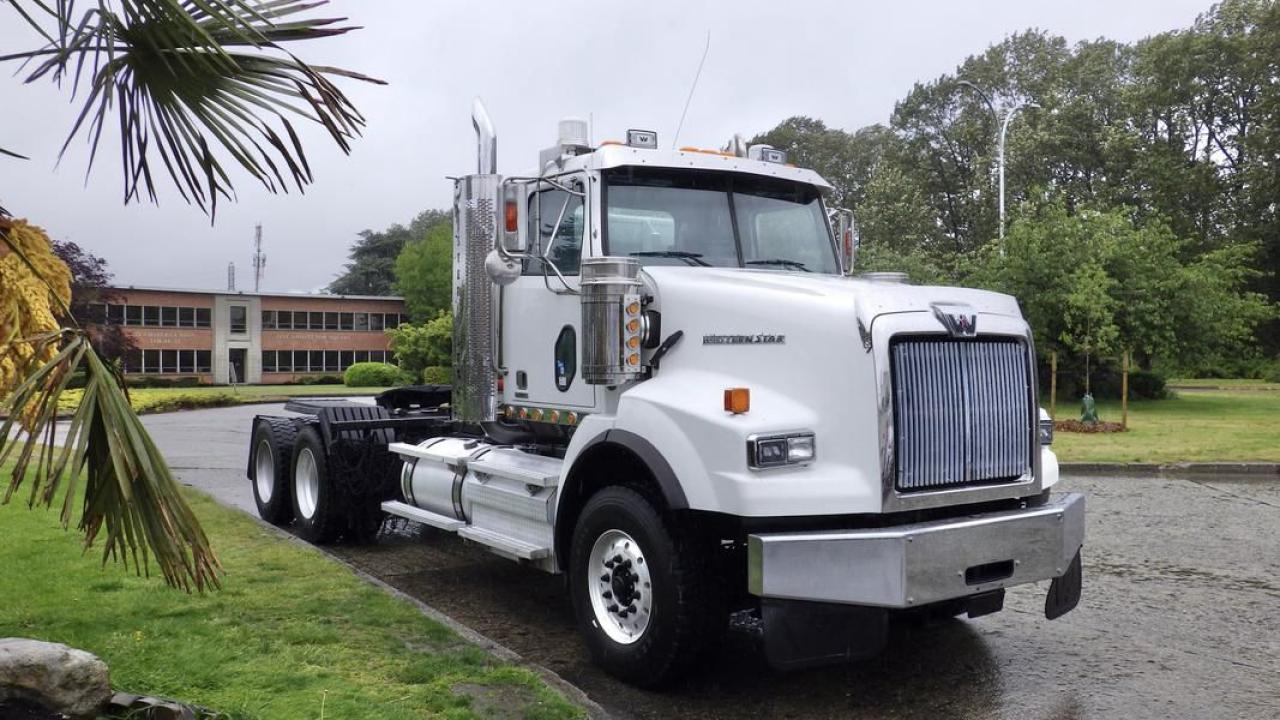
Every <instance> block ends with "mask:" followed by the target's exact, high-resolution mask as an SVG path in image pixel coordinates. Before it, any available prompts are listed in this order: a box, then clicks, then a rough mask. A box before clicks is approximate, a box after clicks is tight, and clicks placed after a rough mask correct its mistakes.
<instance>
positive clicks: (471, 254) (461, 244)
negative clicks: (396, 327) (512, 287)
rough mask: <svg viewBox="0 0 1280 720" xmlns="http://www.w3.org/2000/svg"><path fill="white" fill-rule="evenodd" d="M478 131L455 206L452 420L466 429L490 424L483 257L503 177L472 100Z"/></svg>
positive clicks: (488, 304) (489, 287)
mask: <svg viewBox="0 0 1280 720" xmlns="http://www.w3.org/2000/svg"><path fill="white" fill-rule="evenodd" d="M471 124H472V125H473V126H475V129H476V146H477V147H476V170H477V172H476V174H474V175H466V176H464V177H461V178H458V179H457V181H456V182H455V184H454V205H453V269H454V272H453V378H454V381H453V400H452V403H451V405H452V408H453V417H454V419H455V420H458V421H460V422H462V423H465V424H468V425H480V424H481V423H485V422H489V421H491V420H493V419H494V417H495V412H496V393H495V390H496V386H497V373H496V372H495V370H494V358H495V357H496V354H495V347H494V346H495V342H494V329H495V322H496V320H497V318H496V315H497V311H496V308H495V307H494V297H495V296H494V292H493V281H492V280H491V279H490V278H489V275H488V273H487V272H486V270H485V258H486V257H487V256H488V254H489V252H490V251H491V250H493V247H494V243H495V241H496V239H497V237H498V232H499V226H498V218H499V216H500V215H501V214H502V206H501V191H502V178H501V177H499V175H498V157H497V152H498V139H497V136H496V135H495V134H494V132H493V122H492V121H491V120H490V119H489V113H488V112H487V111H485V109H484V103H483V102H481V101H480V98H476V99H475V101H474V102H473V103H472V105H471Z"/></svg>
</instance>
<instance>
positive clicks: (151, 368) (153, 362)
mask: <svg viewBox="0 0 1280 720" xmlns="http://www.w3.org/2000/svg"><path fill="white" fill-rule="evenodd" d="M142 372H144V373H153V372H160V351H159V350H143V351H142Z"/></svg>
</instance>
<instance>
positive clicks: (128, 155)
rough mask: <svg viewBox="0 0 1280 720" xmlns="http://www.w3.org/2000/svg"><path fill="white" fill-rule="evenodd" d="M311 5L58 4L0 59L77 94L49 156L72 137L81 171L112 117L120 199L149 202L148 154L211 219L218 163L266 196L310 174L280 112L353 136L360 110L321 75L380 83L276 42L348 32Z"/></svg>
mask: <svg viewBox="0 0 1280 720" xmlns="http://www.w3.org/2000/svg"><path fill="white" fill-rule="evenodd" d="M27 1H30V0H27ZM324 4H325V3H324V1H323V0H321V1H317V2H304V1H302V0H267V1H265V2H248V1H247V0H185V1H183V2H179V0H123V1H122V2H121V3H119V5H120V10H119V11H118V12H116V11H113V10H111V6H108V5H105V4H99V5H98V6H97V7H94V8H92V9H90V10H88V11H86V12H85V13H84V14H83V15H82V16H81V17H80V18H79V20H78V21H76V22H74V23H73V22H71V18H70V16H71V14H72V13H73V12H74V10H73V3H72V2H69V1H68V2H65V3H63V4H61V5H59V17H60V19H62V20H65V22H62V23H61V24H60V29H59V30H60V31H59V33H58V35H57V37H56V38H54V39H53V40H51V41H50V42H48V43H47V44H46V45H45V46H43V47H41V48H39V49H37V50H32V51H28V52H23V53H17V54H13V55H6V56H0V61H5V60H21V61H22V62H24V63H30V64H31V68H30V70H29V72H28V73H27V75H26V78H25V80H26V82H35V81H37V80H40V79H41V78H45V77H51V78H52V79H54V80H55V81H58V82H62V81H63V80H66V79H68V78H70V84H71V86H72V93H73V95H74V94H76V93H78V92H79V91H81V90H84V92H85V96H84V101H83V106H82V108H81V111H80V114H79V116H78V117H77V119H76V121H75V123H74V124H73V126H72V129H71V131H70V133H69V134H68V136H67V140H66V143H64V145H63V148H62V153H61V154H62V155H65V153H66V151H67V149H68V148H69V146H70V144H71V142H72V140H74V139H75V138H76V137H78V136H80V135H81V134H84V135H86V136H87V138H88V143H89V146H90V155H89V163H88V166H89V168H90V169H91V168H92V166H93V163H94V160H95V159H96V157H97V151H98V148H99V144H100V142H101V139H102V136H103V134H104V132H105V131H106V130H107V126H108V125H114V126H115V128H116V131H117V132H118V133H119V135H120V163H121V167H122V171H123V176H124V199H125V202H126V203H128V202H131V201H133V200H137V199H139V198H140V197H142V196H143V195H144V194H145V195H146V197H147V198H148V199H150V200H151V201H152V202H155V201H156V200H157V198H158V195H157V188H156V184H155V182H156V176H157V173H156V172H155V169H156V168H153V166H152V164H153V163H154V162H156V158H157V157H158V158H159V163H160V164H161V165H163V167H164V172H165V173H167V174H168V176H169V178H170V179H171V180H172V181H173V183H174V184H175V185H176V186H177V188H178V192H179V194H180V195H181V196H182V197H183V198H184V199H186V200H187V201H188V202H192V203H195V204H196V205H198V206H199V207H200V208H201V209H202V210H204V211H206V212H208V213H209V214H211V215H212V214H214V213H215V212H216V209H217V203H218V200H219V198H231V197H233V193H234V190H233V187H232V181H231V173H230V172H229V169H230V168H232V167H239V168H240V169H241V170H243V171H244V172H247V173H248V174H249V175H250V176H251V177H252V178H254V179H255V180H257V181H258V182H259V183H260V184H261V185H262V186H263V187H264V188H266V189H267V190H268V191H270V192H273V193H274V192H289V191H290V189H291V188H292V189H296V190H298V191H299V192H302V191H303V190H304V189H305V186H306V185H308V184H310V183H311V182H312V181H313V176H312V173H311V166H310V164H309V163H308V162H307V159H306V155H305V153H304V150H303V147H302V144H301V142H299V140H298V136H297V133H296V132H295V130H294V128H293V125H292V124H291V123H290V121H289V119H288V118H289V116H293V117H300V118H304V119H306V120H309V121H312V122H315V123H317V124H319V125H320V126H322V127H324V128H325V130H326V131H327V132H328V134H329V137H330V138H331V139H332V140H333V141H334V142H335V143H336V144H337V145H338V147H339V149H341V150H342V151H343V152H344V153H348V152H350V150H351V140H352V139H353V138H355V137H357V136H359V135H360V132H361V130H362V128H363V127H364V123H365V119H364V117H363V116H362V115H361V114H360V112H359V111H358V110H357V109H356V107H355V106H354V105H353V104H352V103H351V101H350V99H348V98H347V96H346V95H345V94H344V93H343V92H342V91H341V89H339V88H338V87H337V86H336V85H335V84H334V83H333V81H332V80H331V79H330V78H335V77H341V78H348V79H354V80H359V81H363V82H372V83H382V81H380V80H376V79H374V78H370V77H368V76H365V75H361V74H359V73H355V72H351V71H348V70H343V69H340V68H333V67H328V66H310V65H308V64H307V63H305V62H303V61H302V60H301V59H300V58H299V57H298V56H296V55H294V54H293V53H290V52H288V51H286V50H285V49H284V48H283V47H282V44H283V43H288V42H296V41H299V40H312V39H318V38H323V37H330V36H334V35H341V34H344V33H347V32H350V31H351V30H353V29H354V28H352V27H348V26H344V25H342V23H343V22H344V21H345V18H314V17H301V16H302V15H304V14H307V13H310V11H312V10H315V9H316V8H318V7H321V6H322V5H324ZM285 138H288V140H287V141H286V140H285Z"/></svg>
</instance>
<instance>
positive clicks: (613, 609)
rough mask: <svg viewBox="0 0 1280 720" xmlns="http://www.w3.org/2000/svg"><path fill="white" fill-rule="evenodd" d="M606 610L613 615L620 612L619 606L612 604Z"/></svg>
mask: <svg viewBox="0 0 1280 720" xmlns="http://www.w3.org/2000/svg"><path fill="white" fill-rule="evenodd" d="M605 610H608V611H609V612H611V613H616V612H618V606H617V605H613V604H610V605H609V607H606V608H605Z"/></svg>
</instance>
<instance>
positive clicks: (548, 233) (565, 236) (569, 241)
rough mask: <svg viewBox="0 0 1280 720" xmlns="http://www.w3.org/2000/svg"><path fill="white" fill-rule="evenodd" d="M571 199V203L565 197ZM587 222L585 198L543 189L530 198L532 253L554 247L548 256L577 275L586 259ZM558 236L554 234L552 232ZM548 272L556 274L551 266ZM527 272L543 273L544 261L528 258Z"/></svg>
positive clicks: (556, 263)
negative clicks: (584, 236)
mask: <svg viewBox="0 0 1280 720" xmlns="http://www.w3.org/2000/svg"><path fill="white" fill-rule="evenodd" d="M566 199H568V205H566V204H565V200H566ZM561 210H564V219H562V220H561V221H560V227H559V228H557V227H556V219H557V218H559V217H560V211H561ZM585 225H586V219H585V213H584V211H583V205H582V198H581V197H579V196H577V195H571V194H569V193H567V192H565V191H563V190H543V191H542V192H540V193H538V194H536V195H534V196H532V197H530V198H529V238H530V239H531V243H530V244H531V245H532V247H530V248H529V251H530V253H532V254H534V255H541V254H542V252H543V251H544V250H545V249H547V248H550V252H549V253H548V254H547V258H548V259H549V260H551V262H553V263H555V265H556V267H557V268H559V269H560V272H561V273H562V274H564V275H566V276H567V275H577V274H578V266H579V265H580V264H581V262H582V235H583V230H584V228H585ZM553 232H554V233H555V237H554V238H552V233H553ZM547 272H549V273H551V274H554V273H553V272H552V271H551V270H550V269H548V270H547ZM524 274H525V275H541V274H542V261H540V260H526V261H525V263H524Z"/></svg>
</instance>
